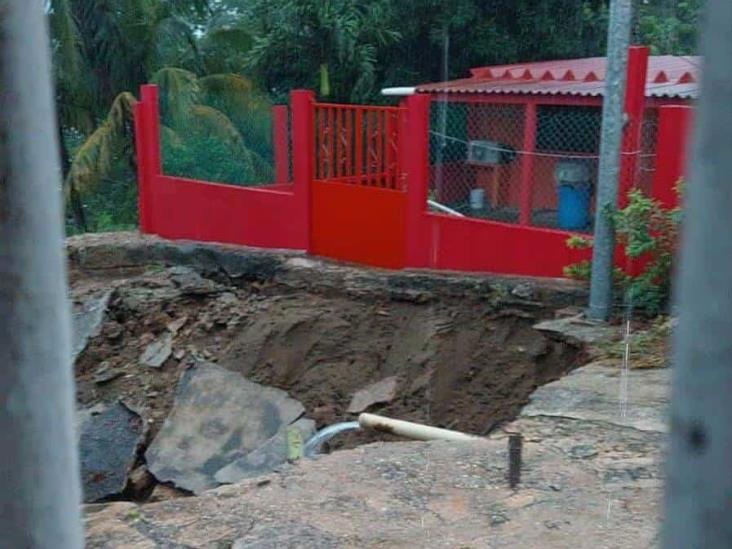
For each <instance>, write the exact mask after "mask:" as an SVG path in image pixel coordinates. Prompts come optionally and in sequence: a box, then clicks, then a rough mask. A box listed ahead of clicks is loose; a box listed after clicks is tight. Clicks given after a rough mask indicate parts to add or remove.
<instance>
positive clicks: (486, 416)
mask: <svg viewBox="0 0 732 549" xmlns="http://www.w3.org/2000/svg"><path fill="white" fill-rule="evenodd" d="M69 257H70V264H71V273H72V276H71V280H72V294H73V297H74V298H75V299H76V300H77V301H83V299H85V298H86V297H88V296H89V295H93V294H95V293H98V292H101V291H107V290H109V289H111V290H112V296H111V298H110V300H109V306H108V311H107V314H106V316H105V320H104V322H103V325H102V328H101V331H100V333H99V335H97V336H96V337H93V338H92V339H91V340H90V342H89V345H88V346H87V348H86V350H84V351H83V352H82V353H81V354H80V356H79V358H78V359H77V364H76V370H77V380H78V394H79V400H80V402H81V403H82V404H84V405H90V404H94V403H96V402H100V401H105V402H109V401H113V400H117V399H121V400H123V401H124V402H125V403H126V404H128V405H129V406H131V407H133V408H134V409H136V410H138V411H139V412H140V413H141V414H142V416H143V417H144V418H145V419H146V420H147V421H148V423H149V426H150V437H152V436H154V434H155V433H156V432H157V430H158V429H159V426H160V425H161V423H162V421H163V420H164V418H165V417H166V416H167V414H168V412H169V410H170V407H171V405H172V399H173V394H174V390H175V386H176V384H177V380H178V379H179V377H180V373H181V372H182V371H183V370H184V369H185V368H187V367H188V366H189V365H190V364H192V363H193V362H195V361H196V360H200V359H205V360H210V361H214V362H218V363H219V364H221V365H222V366H225V367H226V368H229V369H232V370H236V371H239V372H241V373H242V374H243V375H244V376H246V377H248V378H250V379H252V380H254V381H257V382H260V383H263V384H267V385H272V386H274V387H278V388H281V389H284V390H286V391H288V392H289V393H290V395H291V396H292V397H294V398H296V399H298V400H300V401H301V402H302V403H303V405H304V406H305V408H306V410H307V415H308V416H310V417H312V418H314V419H315V420H316V421H317V422H318V425H319V427H322V426H324V425H328V424H331V423H333V422H336V421H341V420H346V419H349V420H350V419H353V417H354V414H349V413H348V412H347V409H348V407H349V404H350V402H351V399H352V397H353V395H354V394H355V393H356V392H357V391H359V390H360V389H362V388H364V387H365V386H367V385H369V384H371V383H373V382H377V381H380V380H382V379H384V378H386V377H390V376H394V377H396V378H397V380H398V384H397V390H396V395H395V396H394V398H393V399H392V400H391V401H390V402H387V403H383V404H378V405H375V406H373V407H372V408H370V409H369V411H377V412H379V413H383V414H385V415H391V416H394V417H398V418H401V419H407V420H413V421H420V422H425V423H429V424H432V425H436V426H442V427H447V428H452V429H459V430H465V431H468V432H472V433H478V434H486V433H488V432H489V431H491V430H492V429H494V428H495V427H496V426H497V425H500V424H501V423H503V422H505V421H508V420H511V419H513V418H515V417H516V415H517V414H518V412H519V410H520V408H521V407H522V406H523V405H524V404H525V403H526V402H527V401H528V397H529V395H530V394H531V392H532V391H533V390H534V389H535V388H536V387H538V386H539V385H542V384H544V383H547V382H549V381H551V380H554V379H557V378H558V377H560V376H562V375H563V374H565V373H566V372H568V371H569V370H571V369H573V368H575V367H576V366H577V365H579V364H580V359H581V356H580V355H581V349H580V347H579V346H578V345H576V344H574V343H571V342H566V341H560V340H556V339H552V338H551V337H549V336H547V335H545V334H543V333H541V332H539V331H536V330H534V329H533V328H532V326H533V324H535V323H536V322H537V321H539V320H542V319H545V318H551V317H554V316H555V315H556V314H557V311H558V310H560V309H563V308H565V307H567V306H571V305H575V304H579V303H581V302H582V300H583V298H584V293H583V291H582V290H581V289H579V288H578V287H577V286H574V285H572V284H566V283H563V282H541V283H539V282H537V281H526V280H517V279H505V278H503V279H499V278H491V277H471V276H464V275H454V276H452V275H444V274H433V273H424V272H420V273H393V272H385V271H378V270H365V269H356V268H351V267H347V266H340V265H334V264H331V263H326V262H319V261H313V260H311V259H306V258H304V257H301V256H298V255H296V254H275V253H267V252H259V251H252V250H242V249H232V248H226V247H215V246H202V245H191V244H172V243H168V242H165V241H161V240H158V239H148V238H146V239H141V238H139V237H137V236H135V235H131V234H123V235H93V236H87V237H82V238H74V239H70V240H69ZM181 266H184V267H185V268H183V269H181ZM161 339H163V340H167V341H169V343H170V352H169V353H167V356H165V358H164V360H163V362H162V365H161V366H160V367H159V368H155V367H150V366H144V365H143V364H141V357H142V356H143V355H144V354H145V351H146V350H148V349H149V346H150V345H151V344H152V343H155V342H159V341H160V340H161ZM374 438H377V437H371V438H370V439H369V440H373V439H374ZM379 438H383V437H379ZM364 440H366V438H365V437H363V436H361V437H360V438H358V437H351V438H343V439H340V440H338V441H337V442H336V443H335V444H336V446H353V445H356V444H358V443H361V442H363V441H364Z"/></svg>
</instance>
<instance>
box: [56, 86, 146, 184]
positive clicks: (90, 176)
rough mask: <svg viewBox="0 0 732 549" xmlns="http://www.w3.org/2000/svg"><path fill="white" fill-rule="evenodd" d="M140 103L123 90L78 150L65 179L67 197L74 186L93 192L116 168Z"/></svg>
mask: <svg viewBox="0 0 732 549" xmlns="http://www.w3.org/2000/svg"><path fill="white" fill-rule="evenodd" d="M136 103H137V100H136V99H135V97H134V96H133V95H132V94H131V93H129V92H123V93H121V94H119V95H118V96H117V97H116V98H115V100H114V102H113V103H112V106H111V108H110V109H109V113H108V114H107V117H106V119H105V120H104V121H103V122H102V124H101V125H100V126H99V127H98V128H97V129H96V130H95V131H94V132H93V133H92V134H91V135H90V136H89V137H88V138H87V140H86V141H85V142H84V144H83V145H81V147H79V150H78V151H76V154H75V155H74V157H73V158H72V160H71V168H70V169H69V173H68V175H67V176H66V181H65V189H66V195H67V198H68V195H69V193H70V189H71V188H72V187H73V188H74V189H76V190H77V191H78V192H79V193H80V194H82V195H84V194H88V193H90V192H91V191H92V190H93V189H94V188H95V187H96V185H97V184H98V183H99V181H100V180H101V179H103V178H104V177H105V176H106V174H108V173H109V171H110V170H111V169H112V164H113V160H114V157H115V155H116V154H118V153H119V152H120V151H121V150H123V149H124V147H125V144H126V143H127V142H128V141H129V135H130V128H131V123H130V122H131V119H132V112H133V110H134V107H135V104H136Z"/></svg>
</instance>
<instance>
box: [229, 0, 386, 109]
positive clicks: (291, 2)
mask: <svg viewBox="0 0 732 549" xmlns="http://www.w3.org/2000/svg"><path fill="white" fill-rule="evenodd" d="M389 6H390V2H387V1H384V0H373V1H370V2H364V1H362V0H275V1H273V0H252V1H251V2H248V3H247V6H246V7H245V8H243V10H244V13H245V14H246V15H247V17H248V18H249V19H251V21H252V27H253V32H254V34H255V39H254V45H253V47H252V50H251V53H250V55H249V57H248V60H249V65H250V67H252V68H253V69H255V70H256V71H257V72H258V73H259V74H261V75H262V76H263V79H264V81H265V82H267V84H268V87H269V88H270V89H274V90H279V91H285V90H283V89H282V84H284V85H285V88H288V87H302V86H307V87H316V88H317V89H318V90H319V91H320V95H321V96H322V97H335V98H337V99H341V100H352V101H359V100H363V99H364V98H366V97H368V96H369V95H370V94H371V93H372V92H373V87H374V84H375V82H376V71H377V53H378V49H379V47H381V46H384V45H387V44H390V43H392V42H394V41H396V40H397V39H398V38H399V33H398V32H397V31H396V30H394V29H392V28H389V27H388V24H389V22H390V21H392V22H393V20H391V19H390V18H389V17H388V16H387V15H388V14H387V12H388V10H389V9H390V8H389Z"/></svg>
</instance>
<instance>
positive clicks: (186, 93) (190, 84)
mask: <svg viewBox="0 0 732 549" xmlns="http://www.w3.org/2000/svg"><path fill="white" fill-rule="evenodd" d="M152 82H153V83H154V84H157V85H158V86H160V110H161V112H162V116H163V120H164V121H165V122H166V123H168V124H171V125H173V126H176V125H181V124H185V123H186V121H187V119H188V118H189V117H190V113H191V111H192V109H193V106H194V105H196V104H198V102H199V97H200V91H201V89H200V86H199V82H198V78H196V75H195V74H193V73H192V72H190V71H187V70H184V69H178V68H165V69H161V70H159V71H158V72H156V73H155V75H154V76H153V77H152Z"/></svg>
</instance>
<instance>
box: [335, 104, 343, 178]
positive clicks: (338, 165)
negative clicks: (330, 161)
mask: <svg viewBox="0 0 732 549" xmlns="http://www.w3.org/2000/svg"><path fill="white" fill-rule="evenodd" d="M333 110H334V111H335V123H334V125H333V138H334V139H335V174H334V175H335V177H341V175H342V174H343V141H342V135H341V133H342V123H341V120H342V117H343V109H340V108H335V109H333Z"/></svg>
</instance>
